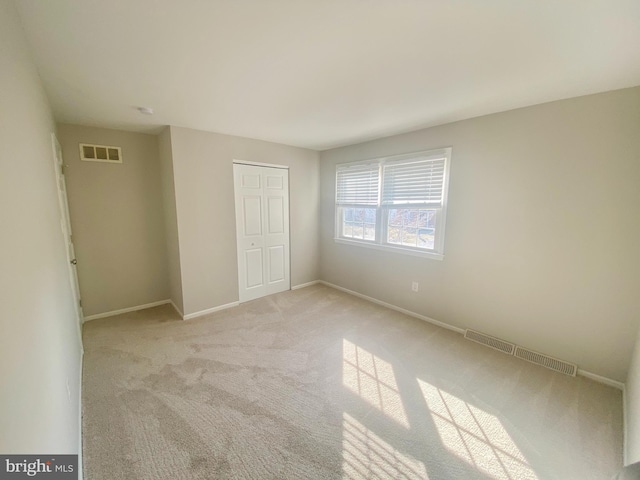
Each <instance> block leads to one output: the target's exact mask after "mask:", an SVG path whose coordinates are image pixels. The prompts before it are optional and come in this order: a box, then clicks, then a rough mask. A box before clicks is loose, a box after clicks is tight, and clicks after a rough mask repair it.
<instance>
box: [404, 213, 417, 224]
mask: <svg viewBox="0 0 640 480" xmlns="http://www.w3.org/2000/svg"><path fill="white" fill-rule="evenodd" d="M404 224H405V226H409V227H417V226H418V210H405V214H404Z"/></svg>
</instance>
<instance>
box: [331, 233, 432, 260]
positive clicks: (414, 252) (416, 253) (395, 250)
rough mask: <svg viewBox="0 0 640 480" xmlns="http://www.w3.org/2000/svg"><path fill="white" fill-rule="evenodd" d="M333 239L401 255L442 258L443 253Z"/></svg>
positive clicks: (346, 243) (342, 242)
mask: <svg viewBox="0 0 640 480" xmlns="http://www.w3.org/2000/svg"><path fill="white" fill-rule="evenodd" d="M334 241H335V242H336V243H341V244H343V245H353V246H356V247H365V248H371V249H374V250H382V251H384V252H393V253H400V254H402V255H411V256H412V257H422V258H430V259H432V260H444V255H442V254H440V253H432V252H421V251H418V250H411V249H409V248H402V247H392V246H391V245H381V244H379V243H369V242H359V241H357V240H346V239H344V238H334Z"/></svg>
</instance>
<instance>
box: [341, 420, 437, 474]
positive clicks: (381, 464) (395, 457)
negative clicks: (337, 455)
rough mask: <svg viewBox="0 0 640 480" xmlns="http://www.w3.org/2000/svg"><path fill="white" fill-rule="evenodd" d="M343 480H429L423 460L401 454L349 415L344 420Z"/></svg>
mask: <svg viewBox="0 0 640 480" xmlns="http://www.w3.org/2000/svg"><path fill="white" fill-rule="evenodd" d="M342 474H343V478H349V479H361V478H408V479H422V480H425V479H427V480H428V478H429V477H428V476H427V469H426V468H425V466H424V463H422V462H421V461H420V460H416V459H415V458H413V457H411V456H410V455H406V454H403V453H401V452H400V451H398V450H397V449H396V448H394V447H393V445H391V444H390V443H388V442H386V441H385V440H383V439H382V438H381V437H379V436H378V435H376V434H375V433H374V432H373V431H371V430H369V429H368V428H367V427H365V426H364V425H363V424H362V423H360V422H358V421H357V420H356V419H355V418H353V417H352V416H351V415H349V414H348V413H344V414H343V417H342Z"/></svg>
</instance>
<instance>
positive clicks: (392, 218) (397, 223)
mask: <svg viewBox="0 0 640 480" xmlns="http://www.w3.org/2000/svg"><path fill="white" fill-rule="evenodd" d="M389 225H393V226H394V227H401V226H402V211H400V210H398V209H397V208H391V209H389Z"/></svg>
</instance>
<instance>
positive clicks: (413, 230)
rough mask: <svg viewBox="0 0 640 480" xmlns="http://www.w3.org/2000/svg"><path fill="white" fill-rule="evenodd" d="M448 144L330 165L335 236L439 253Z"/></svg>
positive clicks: (408, 250) (425, 253)
mask: <svg viewBox="0 0 640 480" xmlns="http://www.w3.org/2000/svg"><path fill="white" fill-rule="evenodd" d="M450 158H451V149H450V148H446V149H442V150H434V151H429V152H419V153H413V154H409V155H397V156H393V157H385V158H379V159H375V160H369V161H365V162H355V163H345V164H341V165H337V166H336V241H338V242H347V243H355V244H358V245H363V246H370V247H374V248H383V249H389V250H393V251H399V252H404V253H410V254H417V255H423V256H431V257H435V258H442V254H443V246H444V224H445V210H446V200H447V184H448V176H449V175H448V172H449V163H450Z"/></svg>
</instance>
